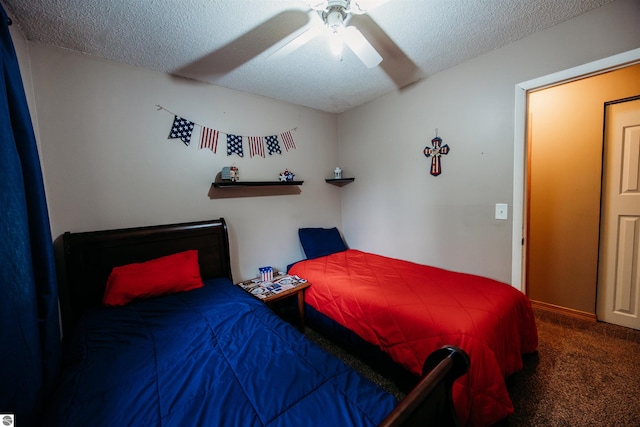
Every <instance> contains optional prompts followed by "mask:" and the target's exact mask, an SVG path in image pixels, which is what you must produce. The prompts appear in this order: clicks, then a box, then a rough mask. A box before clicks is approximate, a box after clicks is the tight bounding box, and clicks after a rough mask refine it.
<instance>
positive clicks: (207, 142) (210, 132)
mask: <svg viewBox="0 0 640 427" xmlns="http://www.w3.org/2000/svg"><path fill="white" fill-rule="evenodd" d="M218 135H219V132H218V131H217V130H215V129H210V128H207V127H204V126H203V127H202V132H201V134H200V149H203V148H209V149H210V150H211V151H213V153H214V154H215V152H216V150H217V149H218Z"/></svg>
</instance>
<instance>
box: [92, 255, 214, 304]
mask: <svg viewBox="0 0 640 427" xmlns="http://www.w3.org/2000/svg"><path fill="white" fill-rule="evenodd" d="M203 286H204V283H202V278H201V277H200V267H199V265H198V251H196V250H190V251H185V252H179V253H177V254H173V255H168V256H164V257H161V258H156V259H152V260H150V261H147V262H142V263H135V264H128V265H124V266H122V267H114V268H113V270H111V274H110V275H109V278H108V279H107V288H106V289H105V292H104V297H103V298H102V303H103V304H104V305H107V306H117V305H125V304H128V303H130V302H131V301H133V300H136V299H144V298H151V297H157V296H160V295H166V294H172V293H175V292H180V291H189V290H191V289H196V288H201V287H203Z"/></svg>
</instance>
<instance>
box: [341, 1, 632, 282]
mask: <svg viewBox="0 0 640 427" xmlns="http://www.w3.org/2000/svg"><path fill="white" fill-rule="evenodd" d="M638 18H640V2H638V1H635V0H622V1H621V0H619V1H617V2H615V3H612V4H609V5H607V6H604V7H602V8H600V9H597V10H594V11H592V12H590V13H587V14H584V15H582V16H579V17H577V18H575V19H573V20H570V21H568V22H565V23H563V24H560V25H558V26H556V27H553V28H550V29H547V30H544V31H541V32H539V33H536V34H534V35H532V36H529V37H527V38H525V39H522V40H520V41H518V42H516V43H513V44H511V45H509V46H506V47H504V48H502V49H499V50H496V51H493V52H491V53H489V54H486V55H483V56H480V57H478V58H475V59H473V60H471V61H468V62H466V63H464V64H462V65H459V66H457V67H454V68H452V69H449V70H446V71H444V72H441V73H438V74H435V75H433V76H430V77H429V78H427V79H425V80H423V81H421V82H419V83H417V84H415V85H413V86H411V87H409V88H406V89H403V90H401V91H397V92H395V93H392V94H390V95H388V96H386V97H383V98H381V99H378V100H376V101H374V102H371V103H369V104H367V105H364V106H362V107H360V108H357V109H354V110H352V111H350V112H347V113H344V114H342V115H341V116H340V117H339V120H338V132H339V136H340V143H339V144H340V145H339V147H340V164H341V166H342V167H343V169H344V170H345V171H347V172H348V174H349V175H354V176H356V181H355V182H354V183H353V184H351V185H350V186H348V187H345V189H344V190H343V200H342V219H343V223H342V224H343V232H344V234H345V237H346V240H347V243H348V244H349V245H350V246H351V247H356V248H360V249H363V250H368V251H372V252H377V253H382V254H386V255H391V256H396V257H400V258H404V259H408V260H412V261H416V262H423V263H428V264H432V265H437V266H440V267H444V268H449V269H453V270H458V271H465V272H469V273H475V274H481V275H485V276H489V277H492V278H496V279H498V280H502V281H505V282H510V281H511V239H512V229H511V226H512V222H511V221H512V218H511V215H510V218H509V220H508V221H499V220H495V219H494V211H495V204H496V203H508V204H509V208H510V214H511V207H512V206H513V197H512V191H513V166H514V165H513V158H514V147H513V144H514V140H513V139H514V138H513V134H514V130H513V125H514V88H515V85H516V84H517V83H519V82H522V81H526V80H529V79H532V78H535V77H539V76H543V75H546V74H549V73H552V72H556V71H559V70H563V69H566V68H570V67H573V66H576V65H580V64H583V63H586V62H590V61H593V60H596V59H599V58H603V57H607V56H610V55H614V54H617V53H620V52H624V51H627V50H631V49H633V48H637V47H639V46H640V25H638ZM424 36H425V37H427V36H428V34H425V35H424ZM436 128H437V129H438V131H439V136H440V137H441V138H442V139H443V143H444V144H448V145H449V146H450V148H451V151H450V153H449V154H448V155H446V156H444V157H443V159H442V168H443V173H442V175H440V176H438V177H433V176H431V175H429V166H430V160H429V159H427V158H426V157H425V156H424V154H423V152H422V151H423V149H424V147H425V146H427V145H430V141H431V139H432V138H433V137H434V136H435V129H436ZM345 190H346V191H345ZM567 202H568V203H569V202H570V201H567Z"/></svg>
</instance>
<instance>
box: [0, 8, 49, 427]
mask: <svg viewBox="0 0 640 427" xmlns="http://www.w3.org/2000/svg"><path fill="white" fill-rule="evenodd" d="M0 12H1V16H0V20H1V21H2V22H0V33H1V34H0V38H1V44H0V56H1V58H0V60H1V61H2V69H1V70H0V90H1V91H2V93H1V94H0V322H1V323H0V343H1V344H2V347H3V348H2V349H0V413H7V412H8V413H13V414H15V420H16V425H20V426H30V425H35V424H36V423H37V422H38V415H39V412H40V410H41V406H42V404H43V401H44V399H45V398H46V396H47V394H48V393H49V392H50V390H51V388H52V386H53V383H54V381H55V378H56V375H57V373H58V369H59V363H60V328H59V322H58V296H57V285H56V275H55V262H54V256H53V243H52V239H51V229H50V225H49V217H48V213H47V205H46V200H45V194H44V185H43V182H42V172H41V169H40V160H39V158H38V150H37V147H36V140H35V135H34V132H33V126H32V124H31V118H30V115H29V109H28V106H27V100H26V96H25V93H24V86H23V84H22V77H21V76H20V70H19V67H18V60H17V57H16V53H15V49H14V46H13V41H12V40H11V35H10V33H9V26H8V18H7V15H6V12H5V10H4V8H3V7H2V5H0Z"/></svg>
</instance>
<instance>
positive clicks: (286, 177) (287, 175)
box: [280, 169, 295, 182]
mask: <svg viewBox="0 0 640 427" xmlns="http://www.w3.org/2000/svg"><path fill="white" fill-rule="evenodd" d="M293 177H295V175H294V174H293V172H290V171H289V170H288V169H285V170H284V172H282V173H281V174H280V181H281V182H285V181H293Z"/></svg>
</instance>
